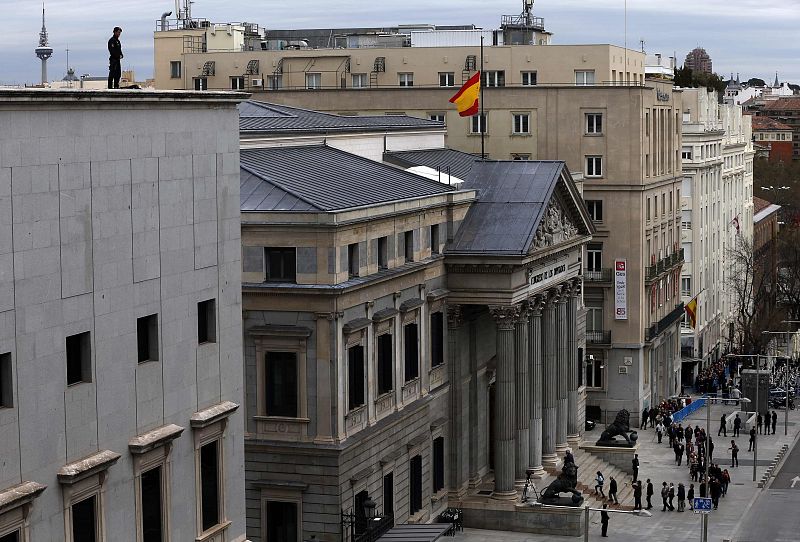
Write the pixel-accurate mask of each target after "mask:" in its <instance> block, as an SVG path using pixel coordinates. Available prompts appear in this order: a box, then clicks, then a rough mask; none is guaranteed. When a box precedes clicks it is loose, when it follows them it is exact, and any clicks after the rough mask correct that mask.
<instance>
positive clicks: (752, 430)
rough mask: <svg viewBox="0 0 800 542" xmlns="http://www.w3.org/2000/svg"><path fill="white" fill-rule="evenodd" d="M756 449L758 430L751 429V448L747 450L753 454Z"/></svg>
mask: <svg viewBox="0 0 800 542" xmlns="http://www.w3.org/2000/svg"><path fill="white" fill-rule="evenodd" d="M755 447H756V428H755V427H751V428H750V446H749V447H748V448H747V451H748V452H752V451H753V448H755Z"/></svg>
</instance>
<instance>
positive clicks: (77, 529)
mask: <svg viewBox="0 0 800 542" xmlns="http://www.w3.org/2000/svg"><path fill="white" fill-rule="evenodd" d="M96 541H97V496H96V495H92V496H91V497H89V498H88V499H83V500H82V501H79V502H76V503H75V504H73V505H72V542H96Z"/></svg>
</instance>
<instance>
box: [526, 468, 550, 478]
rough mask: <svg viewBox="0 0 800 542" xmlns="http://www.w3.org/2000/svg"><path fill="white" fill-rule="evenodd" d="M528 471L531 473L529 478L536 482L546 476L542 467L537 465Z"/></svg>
mask: <svg viewBox="0 0 800 542" xmlns="http://www.w3.org/2000/svg"><path fill="white" fill-rule="evenodd" d="M528 470H530V471H532V474H531V478H534V479H536V480H541V479H542V478H544V477H545V476H547V472H545V470H544V467H542V466H541V465H539V466H538V467H531V468H530V469H528Z"/></svg>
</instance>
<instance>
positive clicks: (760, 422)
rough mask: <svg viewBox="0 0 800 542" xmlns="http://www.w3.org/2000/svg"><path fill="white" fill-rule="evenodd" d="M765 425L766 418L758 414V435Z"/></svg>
mask: <svg viewBox="0 0 800 542" xmlns="http://www.w3.org/2000/svg"><path fill="white" fill-rule="evenodd" d="M763 423H764V418H762V417H761V413H760V412H759V413H758V416H756V427H758V434H759V435H760V434H761V425H762V424H763Z"/></svg>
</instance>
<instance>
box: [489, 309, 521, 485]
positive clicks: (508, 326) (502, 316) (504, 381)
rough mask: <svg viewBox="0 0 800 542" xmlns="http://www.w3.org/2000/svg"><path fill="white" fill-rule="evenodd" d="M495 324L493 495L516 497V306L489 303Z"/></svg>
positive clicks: (518, 310)
mask: <svg viewBox="0 0 800 542" xmlns="http://www.w3.org/2000/svg"><path fill="white" fill-rule="evenodd" d="M489 311H490V313H491V315H492V317H493V318H494V320H495V322H496V324H497V336H496V341H497V351H496V359H497V376H496V380H495V411H494V412H493V413H492V417H493V418H494V419H493V420H492V422H493V423H494V428H495V429H494V439H495V441H494V442H493V443H492V444H493V446H494V494H493V495H492V496H493V498H495V499H506V500H511V499H516V498H517V492H516V490H515V489H514V467H515V462H514V388H515V386H514V327H515V324H516V321H517V319H518V318H519V312H520V309H519V307H518V306H511V305H491V306H490V307H489Z"/></svg>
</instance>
